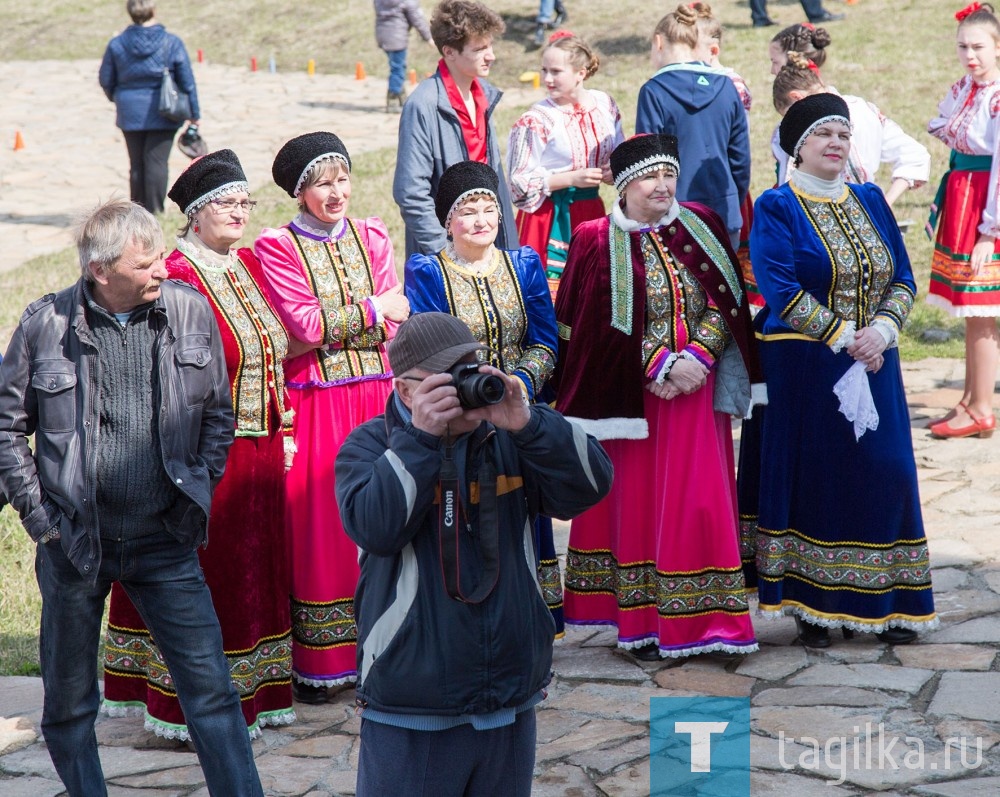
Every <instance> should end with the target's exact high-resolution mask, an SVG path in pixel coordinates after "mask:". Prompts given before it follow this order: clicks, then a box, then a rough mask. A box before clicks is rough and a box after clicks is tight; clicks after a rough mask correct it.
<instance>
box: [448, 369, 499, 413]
mask: <svg viewBox="0 0 1000 797" xmlns="http://www.w3.org/2000/svg"><path fill="white" fill-rule="evenodd" d="M451 378H452V379H453V380H454V382H455V389H456V390H457V391H458V402H459V404H461V405H462V406H463V407H464V408H465V409H467V410H473V409H476V408H477V407H485V406H487V405H489V404H499V403H500V402H501V401H503V397H504V393H505V392H506V387H505V386H504V383H503V380H502V379H501V378H500V377H499V376H496V375H495V374H481V373H479V366H478V365H476V364H475V363H461V364H460V365H457V366H455V367H454V368H452V369H451Z"/></svg>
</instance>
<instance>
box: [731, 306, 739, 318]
mask: <svg viewBox="0 0 1000 797" xmlns="http://www.w3.org/2000/svg"><path fill="white" fill-rule="evenodd" d="M739 312H740V311H739V310H737V309H736V308H735V307H734V308H733V309H732V310H730V311H729V315H731V316H732V317H733V318H736V316H737V315H739Z"/></svg>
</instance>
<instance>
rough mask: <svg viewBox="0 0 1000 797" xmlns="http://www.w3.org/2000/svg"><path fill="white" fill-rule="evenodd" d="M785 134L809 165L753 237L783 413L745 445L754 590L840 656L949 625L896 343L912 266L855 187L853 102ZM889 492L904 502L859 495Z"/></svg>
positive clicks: (826, 107) (761, 321)
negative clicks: (939, 613) (940, 605)
mask: <svg viewBox="0 0 1000 797" xmlns="http://www.w3.org/2000/svg"><path fill="white" fill-rule="evenodd" d="M780 133H781V144H782V147H784V149H785V151H786V152H787V153H788V155H789V157H790V158H792V159H793V160H794V161H795V164H796V167H797V168H796V170H795V171H793V172H792V176H791V179H790V181H789V182H788V183H785V184H784V185H783V186H781V187H780V188H777V189H772V190H769V191H766V192H765V193H763V194H762V195H761V196H760V198H759V199H758V200H757V204H756V207H755V208H754V225H753V230H752V231H751V233H750V252H751V255H752V257H753V264H754V271H755V273H756V276H757V284H758V285H759V287H760V289H761V292H762V293H763V295H764V299H765V300H766V305H765V307H764V309H763V310H761V312H760V313H758V314H757V316H756V318H755V319H754V325H755V327H756V329H757V336H758V338H759V339H761V340H762V343H761V349H760V351H761V360H762V362H763V366H764V376H765V378H766V380H767V392H768V406H767V408H766V409H765V410H764V412H763V417H762V421H761V419H760V414H757V415H755V416H754V418H753V419H751V420H750V421H748V422H746V423H745V424H744V429H743V436H742V442H741V446H740V468H739V479H740V483H739V489H740V518H741V532H742V537H743V543H744V556H745V563H746V568H747V574H748V583H750V584H756V585H757V590H758V594H759V596H760V611H761V613H762V614H765V615H769V614H770V615H775V616H779V615H781V614H792V615H794V616H795V618H796V622H797V623H798V626H799V639H800V641H801V642H802V643H803V644H804V645H807V646H810V647H828V646H829V645H830V644H831V641H830V636H829V633H828V630H827V629H829V628H843V629H845V636H849V635H851V634H852V633H853V632H854V631H868V632H875V633H877V634H878V635H879V639H880V640H882V641H884V642H889V643H897V644H902V643H906V642H909V641H912V640H913V639H914V638H915V637H916V635H917V631H921V630H929V629H931V628H934V627H935V626H936V625H937V618H936V616H935V614H934V598H933V595H932V593H931V575H930V565H929V561H928V553H927V539H926V538H925V537H924V533H923V521H922V518H921V512H920V498H919V495H918V493H917V472H916V465H915V463H914V460H913V446H912V441H911V439H910V419H909V413H908V411H907V407H906V397H905V395H904V392H903V381H902V375H901V373H900V368H899V353H898V349H897V348H896V341H897V339H898V336H899V330H900V328H901V327H902V325H903V323H904V322H905V320H906V317H907V314H908V313H909V310H910V308H911V307H912V305H913V296H914V282H913V274H912V272H911V270H910V261H909V258H908V257H907V254H906V249H905V248H904V246H903V240H902V237H901V236H900V233H899V228H898V226H897V225H896V220H895V218H894V217H893V215H892V212H891V211H890V209H889V206H888V204H887V203H886V201H885V197H884V196H883V195H882V191H881V189H880V188H879V187H878V186H876V185H873V184H871V183H866V184H863V185H855V184H847V183H845V181H844V177H843V169H844V163H845V161H846V160H847V157H848V152H849V151H850V139H851V126H850V115H849V111H848V106H847V103H846V102H845V101H844V100H843V98H841V97H839V96H837V95H835V94H827V93H821V94H813V95H810V96H808V97H805V98H804V99H801V100H799V101H798V102H796V103H794V104H793V105H792V106H791V107H790V108H789V109H788V112H787V113H786V114H785V117H784V119H782V122H781V129H780ZM855 362H859V363H864V364H865V366H866V368H867V371H868V373H867V374H865V373H862V374H861V375H860V376H861V378H862V379H864V380H865V381H866V382H867V383H868V385H869V386H870V392H871V396H872V400H873V402H874V406H875V409H876V411H877V412H878V423H877V428H876V429H874V430H868V431H865V432H864V433H863V434H862V435H861V436H860V437H857V436H856V432H855V426H854V424H852V423H851V422H850V421H848V419H847V418H846V417H844V415H842V414H841V412H840V411H838V400H837V396H836V395H835V393H834V385H836V384H837V383H838V382H839V381H840V380H841V378H842V377H844V375H845V374H846V373H847V372H848V370H849V369H851V367H852V365H853V364H854V363H855ZM876 483H877V484H879V485H880V488H881V490H882V492H883V493H884V494H885V495H886V496H890V498H889V500H886V501H864V500H857V497H858V496H863V495H869V494H870V493H871V486H872V484H876Z"/></svg>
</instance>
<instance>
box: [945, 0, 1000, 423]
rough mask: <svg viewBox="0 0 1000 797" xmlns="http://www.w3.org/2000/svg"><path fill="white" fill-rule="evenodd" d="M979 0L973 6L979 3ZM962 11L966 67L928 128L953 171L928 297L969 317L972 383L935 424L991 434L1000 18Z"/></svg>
mask: <svg viewBox="0 0 1000 797" xmlns="http://www.w3.org/2000/svg"><path fill="white" fill-rule="evenodd" d="M978 5H979V4H978V3H974V4H973V6H978ZM973 6H970V7H969V8H966V9H964V10H963V11H960V12H958V14H956V15H955V16H956V17H957V18H959V20H960V23H959V26H958V60H959V62H960V63H961V65H962V69H963V70H964V71H965V75H963V76H962V79H961V80H959V81H958V82H957V83H955V84H954V85H953V86H952V87H951V89H950V90H949V91H948V94H947V95H946V96H945V98H944V99H943V100H942V101H941V104H940V105H939V106H938V115H937V116H936V117H935V118H934V119H932V120H931V122H930V124H929V125H928V126H927V130H928V132H929V133H930V134H931V135H932V136H935V137H937V138H939V139H940V140H941V141H943V142H944V143H945V144H947V145H948V146H949V147H951V160H950V165H949V171H948V172H946V173H945V175H944V177H943V178H942V179H941V185H940V187H939V188H938V193H937V196H936V197H935V198H934V204H933V205H932V206H931V218H930V223H929V225H928V234H929V235H930V234H933V229H934V226H935V225H937V238H936V240H935V243H934V259H933V260H932V262H931V284H930V291H929V293H928V296H927V301H928V302H930V303H931V304H933V305H936V306H938V307H942V308H944V309H945V310H946V311H948V312H949V313H951V314H952V315H955V316H958V317H959V318H964V319H965V388H964V390H963V391H962V399H961V400H960V401H959V402H958V406H957V407H955V409H953V410H952V411H951V412H949V413H948V414H947V415H946V416H945V417H944V418H942V419H941V420H940V421H938V422H937V423H933V424H931V427H930V429H931V434H932V435H933V436H934V437H973V436H978V437H989V436H990V435H992V434H993V430H994V428H995V427H996V419H995V417H994V415H993V389H994V382H995V380H996V372H997V363H998V362H1000V333H998V332H997V324H996V318H997V316H1000V157H998V155H997V147H998V146H1000V62H998V59H1000V22H998V21H997V17H996V15H995V14H994V12H993V8H992V7H991V6H989V5H987V4H983V5H982V6H981V7H979V8H978V9H976V10H971V9H972V8H973Z"/></svg>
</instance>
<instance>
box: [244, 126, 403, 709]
mask: <svg viewBox="0 0 1000 797" xmlns="http://www.w3.org/2000/svg"><path fill="white" fill-rule="evenodd" d="M350 170H351V159H350V156H349V155H348V153H347V149H346V147H344V144H343V142H342V141H341V140H340V139H339V138H338V137H337V136H335V135H333V134H332V133H325V132H319V133H309V134H306V135H303V136H298V137H297V138H293V139H292V140H291V141H289V142H287V143H286V144H285V145H284V146H283V147H282V148H281V150H280V151H279V152H278V154H277V156H276V157H275V160H274V165H273V167H272V174H273V176H274V181H275V182H276V183H277V184H278V185H279V186H280V187H281V188H283V189H285V191H287V192H288V195H289V196H291V197H295V198H297V199H298V202H299V214H298V215H297V216H296V217H295V218H294V219H293V220H292V221H291V222H289V223H288V224H287V225H285V226H284V227H282V228H280V229H277V230H271V229H265V230H263V231H262V232H261V234H260V237H259V238H258V239H257V242H256V244H255V246H254V249H255V251H256V253H257V256H258V257H259V258H260V262H261V264H262V265H263V267H264V276H265V278H266V280H267V284H268V288H269V290H270V293H271V299H272V302H273V304H274V307H275V309H276V310H277V312H278V315H279V316H280V317H281V319H282V321H283V322H284V324H285V328H286V329H287V330H288V333H289V336H290V337H291V339H292V340H293V341H294V342H295V343H296V344H297V345H300V346H302V347H303V348H304V349H306V350H307V351H306V353H305V354H301V355H299V356H297V357H292V358H291V359H289V360H288V362H287V363H286V365H285V373H286V378H287V383H288V388H289V393H290V395H291V400H292V405H293V406H294V408H295V412H296V420H295V440H296V445H297V447H298V453H297V454H296V458H295V464H294V465H293V467H292V469H291V471H290V472H289V474H288V478H287V479H286V498H287V507H288V513H287V518H288V526H289V532H290V534H291V550H292V554H291V561H292V589H291V593H292V644H293V674H294V679H295V681H294V687H295V694H296V699H299V700H302V701H304V702H311V703H319V702H324V701H325V700H326V695H327V692H326V689H327V687H329V686H334V685H340V684H344V683H348V682H352V681H354V680H355V679H356V664H355V646H356V641H357V633H356V629H355V626H354V589H355V587H356V585H357V579H358V563H357V549H356V547H355V546H354V543H352V542H351V541H350V540H349V539H348V537H347V535H346V534H345V533H344V530H343V527H342V525H341V522H340V513H339V511H338V509H337V502H336V500H335V498H334V490H333V486H334V467H333V465H334V460H335V459H336V455H337V451H338V450H339V449H340V446H341V444H342V443H343V441H344V439H345V438H346V437H347V435H348V434H349V433H350V431H351V430H352V429H353V428H354V427H355V426H357V425H359V424H361V423H364V422H365V421H366V420H368V419H369V418H372V417H374V416H375V415H378V414H379V413H380V412H382V411H383V410H384V408H385V401H386V399H387V397H388V396H389V393H390V392H391V390H392V374H391V373H390V371H389V367H388V362H387V360H386V358H385V343H386V341H387V340H389V339H390V338H391V337H392V335H393V334H394V332H395V329H396V326H397V325H398V323H399V322H401V321H403V320H405V319H406V317H407V316H408V315H409V304H408V302H407V301H406V298H405V297H404V296H403V293H402V287H401V286H400V285H399V282H398V279H397V277H396V267H395V262H394V259H393V252H392V243H391V242H390V240H389V234H388V231H387V230H386V228H385V225H384V224H383V223H382V221H381V220H380V219H377V218H370V219H351V218H348V216H347V211H348V204H349V200H350V197H351V171H350Z"/></svg>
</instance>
